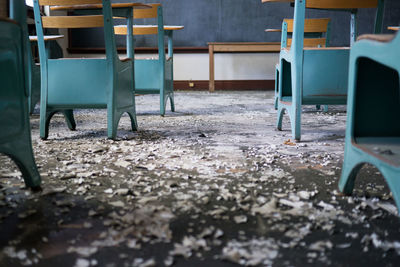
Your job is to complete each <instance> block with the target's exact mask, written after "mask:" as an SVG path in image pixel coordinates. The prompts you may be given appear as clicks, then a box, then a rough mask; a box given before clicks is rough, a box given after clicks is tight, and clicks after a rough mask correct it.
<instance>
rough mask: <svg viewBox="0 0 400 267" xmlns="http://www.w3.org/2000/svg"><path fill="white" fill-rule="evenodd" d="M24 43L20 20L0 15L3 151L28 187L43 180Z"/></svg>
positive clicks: (0, 146)
mask: <svg viewBox="0 0 400 267" xmlns="http://www.w3.org/2000/svg"><path fill="white" fill-rule="evenodd" d="M23 44H24V36H23V31H22V29H21V27H20V26H19V25H18V23H17V22H16V21H12V20H8V19H0V80H1V87H0V88H1V89H0V114H1V115H0V129H1V131H0V152H1V153H4V154H5V155H7V156H9V157H11V158H12V159H13V161H14V162H15V163H16V164H17V166H18V168H19V169H20V171H21V173H22V176H23V178H24V180H25V184H26V185H27V186H28V187H31V188H38V187H39V186H40V181H41V180H40V175H39V172H38V170H37V167H36V164H35V159H34V157H33V151H32V141H31V128H30V124H29V111H28V98H27V97H28V82H27V75H26V71H25V62H24V61H25V60H27V54H26V53H25V51H26V50H25V49H24V48H23Z"/></svg>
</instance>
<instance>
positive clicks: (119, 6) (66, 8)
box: [50, 3, 151, 10]
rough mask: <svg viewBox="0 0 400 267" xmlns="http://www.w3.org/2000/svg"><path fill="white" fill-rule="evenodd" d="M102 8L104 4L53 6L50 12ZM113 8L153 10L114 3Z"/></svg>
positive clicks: (129, 4) (142, 5) (130, 4)
mask: <svg viewBox="0 0 400 267" xmlns="http://www.w3.org/2000/svg"><path fill="white" fill-rule="evenodd" d="M101 8H103V5H102V4H90V5H66V6H51V7H50V10H82V9H101ZM111 8H113V9H118V8H135V9H146V8H151V6H150V5H146V4H142V3H112V4H111Z"/></svg>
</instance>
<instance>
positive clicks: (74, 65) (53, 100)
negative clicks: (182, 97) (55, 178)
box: [34, 0, 137, 139]
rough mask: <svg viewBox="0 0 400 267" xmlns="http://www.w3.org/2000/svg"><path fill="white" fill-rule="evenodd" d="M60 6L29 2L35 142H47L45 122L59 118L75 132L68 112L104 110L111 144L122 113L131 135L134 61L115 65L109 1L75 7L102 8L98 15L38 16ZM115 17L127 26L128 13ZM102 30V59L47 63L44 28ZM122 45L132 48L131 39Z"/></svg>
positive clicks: (89, 0) (86, 0)
mask: <svg viewBox="0 0 400 267" xmlns="http://www.w3.org/2000/svg"><path fill="white" fill-rule="evenodd" d="M65 3H66V1H63V0H53V1H50V0H40V1H38V0H35V1H34V13H35V24H36V32H37V35H38V46H39V57H40V68H41V99H40V137H41V138H42V139H46V138H47V137H48V131H49V123H50V119H51V117H52V116H53V115H54V114H55V113H57V112H64V114H65V115H66V118H67V123H68V125H69V128H70V129H74V128H75V121H74V117H73V113H72V109H78V108H105V109H107V136H108V138H110V139H115V138H116V135H117V127H118V123H119V120H120V118H121V116H122V114H124V113H125V112H126V113H128V115H129V116H130V119H131V126H132V130H136V129H137V121H136V111H135V95H134V92H135V88H134V73H133V69H134V61H133V60H132V56H133V55H132V54H131V53H130V52H129V51H128V58H126V59H124V60H120V59H119V57H118V54H117V49H116V44H115V36H114V27H113V11H112V9H111V3H110V1H109V0H81V1H74V3H75V4H81V5H85V4H102V6H101V7H100V13H101V15H80V16H48V17H47V16H42V14H41V12H40V9H41V7H42V5H54V6H60V5H61V6H62V5H65ZM120 11H121V12H119V13H118V14H116V15H117V16H118V17H121V16H123V17H126V18H127V23H128V25H132V20H133V19H132V13H133V7H129V8H125V9H123V10H121V9H120ZM93 27H103V28H104V38H105V47H106V57H105V58H90V59H85V58H79V59H77V58H74V59H72V58H61V59H49V58H48V55H47V53H46V47H45V39H44V33H43V29H45V28H93ZM127 44H128V45H130V46H131V45H133V37H132V35H128V36H127Z"/></svg>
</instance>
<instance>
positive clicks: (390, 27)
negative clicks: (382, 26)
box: [388, 26, 400, 31]
mask: <svg viewBox="0 0 400 267" xmlns="http://www.w3.org/2000/svg"><path fill="white" fill-rule="evenodd" d="M388 29H389V30H392V31H398V30H400V26H389V27H388Z"/></svg>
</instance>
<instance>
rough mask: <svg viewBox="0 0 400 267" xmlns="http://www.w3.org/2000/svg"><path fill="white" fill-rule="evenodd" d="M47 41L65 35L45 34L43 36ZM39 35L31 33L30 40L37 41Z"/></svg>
mask: <svg viewBox="0 0 400 267" xmlns="http://www.w3.org/2000/svg"><path fill="white" fill-rule="evenodd" d="M43 37H44V40H45V41H54V40H57V39H61V38H64V35H45V36H43ZM37 40H38V37H37V36H36V35H31V36H29V41H31V42H37Z"/></svg>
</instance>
